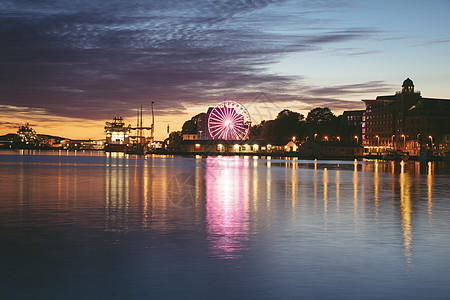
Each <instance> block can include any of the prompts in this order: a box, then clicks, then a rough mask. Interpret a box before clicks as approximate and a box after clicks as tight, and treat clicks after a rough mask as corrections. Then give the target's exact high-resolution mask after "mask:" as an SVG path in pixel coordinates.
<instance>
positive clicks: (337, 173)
mask: <svg viewBox="0 0 450 300" xmlns="http://www.w3.org/2000/svg"><path fill="white" fill-rule="evenodd" d="M340 180H341V178H340V172H339V171H336V213H337V215H338V216H339V186H340Z"/></svg>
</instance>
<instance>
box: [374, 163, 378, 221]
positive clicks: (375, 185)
mask: <svg viewBox="0 0 450 300" xmlns="http://www.w3.org/2000/svg"><path fill="white" fill-rule="evenodd" d="M378 176H379V174H378V159H377V160H375V172H374V176H373V185H374V196H375V220H376V222H377V224H378V188H379V178H378Z"/></svg>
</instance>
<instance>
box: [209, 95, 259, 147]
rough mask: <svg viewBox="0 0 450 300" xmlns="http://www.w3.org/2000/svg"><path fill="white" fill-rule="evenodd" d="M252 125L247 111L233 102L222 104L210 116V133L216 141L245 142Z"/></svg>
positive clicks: (228, 101)
mask: <svg viewBox="0 0 450 300" xmlns="http://www.w3.org/2000/svg"><path fill="white" fill-rule="evenodd" d="M250 124H251V119H250V114H249V113H248V111H247V109H246V108H245V107H244V106H243V105H242V104H240V103H237V102H235V101H232V100H226V101H223V102H220V103H219V104H218V105H217V106H216V107H214V108H213V109H212V110H211V112H210V113H209V116H208V131H209V135H210V136H211V138H212V139H214V140H219V139H220V140H244V139H245V138H246V137H247V136H248V132H249V130H250Z"/></svg>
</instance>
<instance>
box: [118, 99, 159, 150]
mask: <svg viewBox="0 0 450 300" xmlns="http://www.w3.org/2000/svg"><path fill="white" fill-rule="evenodd" d="M153 103H154V102H152V125H151V126H150V127H144V126H143V118H142V105H141V109H140V110H139V109H138V110H137V120H136V127H133V128H131V130H136V135H135V136H133V139H134V140H133V143H131V145H129V146H128V147H127V148H126V149H125V153H126V154H137V155H145V154H147V153H149V152H150V151H151V147H152V143H153V141H154V138H153V136H154V126H155V115H154V113H153ZM144 130H150V137H147V136H145V135H144Z"/></svg>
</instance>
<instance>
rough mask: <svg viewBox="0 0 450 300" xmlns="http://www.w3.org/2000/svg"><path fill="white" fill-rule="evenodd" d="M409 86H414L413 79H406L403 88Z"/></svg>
mask: <svg viewBox="0 0 450 300" xmlns="http://www.w3.org/2000/svg"><path fill="white" fill-rule="evenodd" d="M409 86H414V83H413V81H412V80H411V79H409V78H406V79H405V81H403V85H402V87H409Z"/></svg>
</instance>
